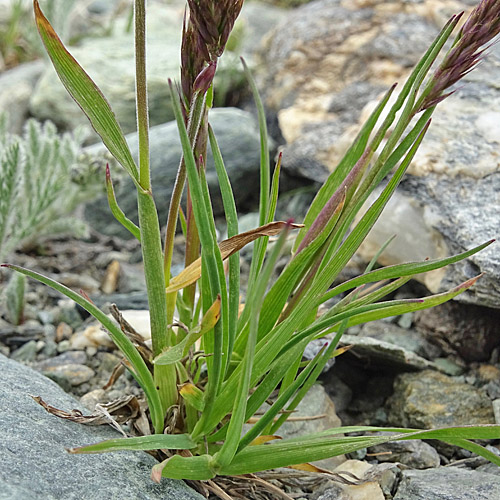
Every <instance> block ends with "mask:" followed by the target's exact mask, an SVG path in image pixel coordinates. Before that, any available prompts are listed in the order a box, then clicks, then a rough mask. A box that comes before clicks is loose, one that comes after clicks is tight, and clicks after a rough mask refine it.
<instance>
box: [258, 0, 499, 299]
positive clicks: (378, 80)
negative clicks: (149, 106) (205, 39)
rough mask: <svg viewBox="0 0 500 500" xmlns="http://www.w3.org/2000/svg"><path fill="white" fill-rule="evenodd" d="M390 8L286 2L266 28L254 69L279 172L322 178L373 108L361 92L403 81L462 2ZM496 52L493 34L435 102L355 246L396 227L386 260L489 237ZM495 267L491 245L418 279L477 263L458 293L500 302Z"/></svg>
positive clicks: (440, 277)
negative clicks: (390, 194) (268, 33)
mask: <svg viewBox="0 0 500 500" xmlns="http://www.w3.org/2000/svg"><path fill="white" fill-rule="evenodd" d="M462 3H464V4H467V5H470V2H462ZM350 4H354V5H350ZM387 7H388V6H387V2H378V1H375V2H373V1H370V2H356V3H354V2H347V1H326V0H317V1H314V2H311V3H309V4H307V5H305V6H303V7H301V8H299V9H296V10H295V11H293V12H291V13H290V14H289V16H288V18H287V19H286V20H285V22H284V23H283V27H284V28H285V26H286V29H281V30H280V29H277V30H276V32H275V36H273V37H271V38H270V39H269V43H268V46H267V47H266V52H265V53H264V54H263V56H262V57H263V60H264V63H265V69H264V70H263V72H262V73H263V74H262V80H263V82H264V85H263V86H264V88H265V89H266V90H265V97H266V101H267V105H268V107H269V108H270V109H273V110H274V111H275V112H276V113H277V118H278V121H279V124H280V128H281V133H282V135H283V137H284V139H285V140H286V142H287V144H286V145H285V146H284V147H283V152H284V158H283V169H284V171H285V172H289V173H290V174H291V175H293V176H299V177H302V178H304V179H306V180H307V181H311V180H312V181H316V182H323V181H324V180H325V178H326V177H327V175H328V174H329V172H331V171H333V170H334V169H335V167H336V166H337V164H338V163H339V161H340V160H341V158H342V157H343V156H344V154H345V152H346V151H347V148H348V147H349V146H350V144H351V143H352V141H353V139H354V137H355V136H356V134H357V133H358V131H359V129H360V127H361V125H362V124H363V123H364V121H365V120H366V118H367V116H368V111H369V110H372V109H373V107H374V103H373V102H372V103H369V104H368V105H367V106H365V104H366V96H367V95H375V94H376V93H377V91H379V90H380V89H381V88H384V89H388V88H389V86H390V85H391V84H392V83H394V82H395V81H399V82H403V81H404V80H405V78H406V76H407V74H408V73H409V69H410V67H412V66H413V65H414V64H415V63H416V62H417V60H418V59H419V58H420V56H421V54H423V52H424V51H425V50H426V48H427V47H428V46H429V44H430V43H431V42H432V40H433V38H434V37H435V36H436V35H437V33H438V32H439V30H440V28H441V26H442V24H444V22H445V21H446V18H447V17H449V15H451V14H452V13H456V12H458V11H459V10H460V5H459V2H457V5H455V6H453V5H451V4H448V3H447V2H426V4H425V8H423V7H422V6H419V5H418V2H390V8H387ZM450 8H451V10H450ZM499 61H500V48H499V47H498V44H497V45H494V46H493V47H492V48H491V50H490V51H489V53H488V56H487V57H485V59H484V61H483V63H482V65H481V66H480V67H479V68H478V69H476V70H475V71H473V72H472V73H471V74H470V75H468V76H467V77H466V79H465V81H464V82H463V84H462V85H461V87H460V88H459V89H458V92H457V93H456V95H454V96H453V97H451V98H449V99H447V100H445V101H444V102H443V103H441V104H440V105H439V106H438V109H437V110H436V113H435V114H434V116H433V124H432V126H431V128H430V130H429V133H428V134H427V136H426V138H425V140H424V142H423V145H422V147H421V150H420V151H419V153H418V154H417V155H416V157H415V159H414V162H413V164H412V166H411V167H410V169H409V173H408V175H407V178H406V181H404V182H403V183H402V185H401V187H400V189H399V191H398V195H397V196H396V197H394V198H393V200H392V202H391V203H390V204H389V205H388V206H387V207H386V210H385V212H384V214H383V215H382V217H381V218H380V220H379V221H378V222H377V224H376V225H375V227H374V229H373V230H372V232H371V233H370V235H369V236H368V238H367V241H366V243H365V245H363V246H362V248H361V250H360V255H362V256H363V258H364V259H365V261H369V260H370V259H371V258H372V256H373V255H374V254H375V252H376V251H377V250H378V249H379V248H380V246H381V245H382V244H383V243H384V242H385V241H386V240H387V239H388V237H389V236H391V235H393V234H394V233H397V234H398V238H397V240H396V242H395V243H393V244H391V246H390V247H389V248H388V250H387V251H386V252H385V253H384V255H383V256H382V257H381V259H380V262H381V263H382V264H384V265H390V264H395V263H400V262H405V261H409V260H417V259H418V260H421V259H425V258H427V257H429V258H438V257H443V256H448V255H450V254H453V253H459V252H463V251H465V250H466V249H469V248H471V247H473V246H475V245H478V244H480V243H482V242H484V241H487V240H489V239H491V238H495V237H496V236H497V233H498V220H497V209H496V207H498V205H499V204H500V195H499V193H500V165H499V162H498V156H497V154H498V149H499V146H500V127H499V126H498V123H499V119H498V117H499V116H500V91H499V89H498V84H497V82H498V80H499V76H500V75H499V73H500V70H499V67H500V65H499ZM378 97H379V96H377V98H378ZM363 106H365V110H364V111H363V112H362V113H361V110H362V108H363ZM358 119H359V121H358ZM371 201H373V199H370V202H371ZM415 242H418V244H415ZM498 266H499V260H498V250H497V248H496V247H495V246H493V245H492V246H490V247H489V248H488V249H486V250H484V251H483V252H481V253H479V254H477V255H475V256H473V257H471V258H470V259H468V260H467V261H465V262H461V263H458V264H456V265H454V266H452V267H449V268H447V269H446V271H443V272H441V273H438V272H434V273H429V274H425V275H423V276H421V277H419V279H421V280H422V282H423V283H424V284H425V285H426V286H427V288H429V290H431V291H432V292H433V293H438V292H441V291H443V290H444V289H447V288H449V287H453V286H456V285H458V284H460V283H461V282H463V281H465V280H467V279H470V278H471V277H473V276H475V275H477V274H479V273H480V272H485V273H486V274H485V275H484V276H483V278H482V279H481V280H479V282H478V283H477V284H476V285H475V286H474V287H473V288H472V289H471V290H470V291H468V292H466V293H465V294H461V295H459V296H458V297H457V300H459V301H462V302H469V303H474V304H479V305H484V306H488V307H494V308H500V287H499V285H498V280H496V278H495V277H496V276H498V274H499V273H500V270H499V267H498Z"/></svg>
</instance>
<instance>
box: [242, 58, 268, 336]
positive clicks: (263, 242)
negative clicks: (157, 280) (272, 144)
mask: <svg viewBox="0 0 500 500" xmlns="http://www.w3.org/2000/svg"><path fill="white" fill-rule="evenodd" d="M241 62H242V64H243V70H244V73H245V76H246V77H247V80H248V83H249V85H250V89H251V91H252V95H253V98H254V101H255V105H256V107H257V115H258V119H259V133H260V196H259V225H260V226H263V225H264V224H266V222H271V220H268V214H269V213H270V212H269V196H270V192H269V189H270V182H271V180H270V179H271V172H270V165H269V144H268V134H267V123H266V113H265V110H264V105H263V103H262V99H261V97H260V94H259V89H258V88H257V84H256V83H255V80H254V79H253V76H252V73H251V72H250V70H249V69H248V66H247V65H246V63H245V60H244V59H243V58H241ZM268 242H269V238H268V237H267V236H266V237H264V238H261V239H260V240H258V241H256V242H255V243H254V245H253V252H252V261H251V264H250V271H249V275H248V290H247V295H250V294H252V287H253V286H254V284H255V283H256V281H257V277H258V275H259V273H260V271H261V269H262V266H263V264H264V258H265V255H266V251H267V245H268ZM249 314H250V312H249V309H248V308H247V303H245V307H244V308H243V312H242V313H241V315H240V318H239V321H238V325H239V327H238V329H241V326H242V325H244V324H245V323H246V322H247V321H248V319H249Z"/></svg>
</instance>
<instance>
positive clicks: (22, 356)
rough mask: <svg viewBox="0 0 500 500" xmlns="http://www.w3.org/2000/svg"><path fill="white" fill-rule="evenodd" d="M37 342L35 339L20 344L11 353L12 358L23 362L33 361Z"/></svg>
mask: <svg viewBox="0 0 500 500" xmlns="http://www.w3.org/2000/svg"><path fill="white" fill-rule="evenodd" d="M37 344H38V343H37V341H36V340H30V341H29V342H26V344H24V345H22V346H21V347H20V348H19V349H16V350H15V351H14V352H13V353H12V355H11V357H12V359H15V360H16V361H20V362H24V363H26V362H30V361H34V359H35V358H36V353H37V350H38V349H37Z"/></svg>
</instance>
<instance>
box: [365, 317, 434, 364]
mask: <svg viewBox="0 0 500 500" xmlns="http://www.w3.org/2000/svg"><path fill="white" fill-rule="evenodd" d="M358 335H359V336H360V337H371V338H373V339H378V340H382V341H384V342H388V343H390V344H394V345H397V346H400V347H402V348H403V349H406V350H407V351H411V352H414V353H415V354H417V355H418V356H421V357H423V358H426V359H434V358H435V357H437V356H439V354H440V349H439V348H438V347H436V346H435V345H433V344H431V343H430V342H429V341H428V340H426V338H425V337H424V335H423V334H422V333H420V332H418V331H416V330H408V329H406V328H401V327H400V326H397V325H394V324H392V323H388V322H387V321H371V322H370V323H366V324H365V325H363V326H362V328H361V331H360V333H359V334H358Z"/></svg>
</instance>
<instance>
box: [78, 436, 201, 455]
mask: <svg viewBox="0 0 500 500" xmlns="http://www.w3.org/2000/svg"><path fill="white" fill-rule="evenodd" d="M195 447H196V443H195V442H194V441H193V440H192V439H191V436H189V435H188V434H153V435H151V436H139V437H130V438H118V439H109V440H107V441H101V442H100V443H96V444H91V445H89V446H79V447H78V448H69V449H68V452H69V453H74V454H83V453H104V452H109V451H123V450H131V451H149V450H159V449H167V450H191V449H193V448H195Z"/></svg>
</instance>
